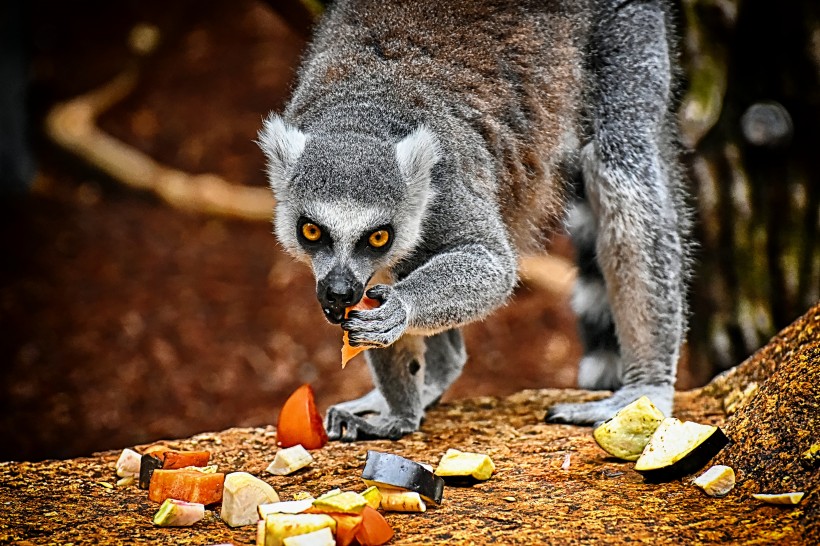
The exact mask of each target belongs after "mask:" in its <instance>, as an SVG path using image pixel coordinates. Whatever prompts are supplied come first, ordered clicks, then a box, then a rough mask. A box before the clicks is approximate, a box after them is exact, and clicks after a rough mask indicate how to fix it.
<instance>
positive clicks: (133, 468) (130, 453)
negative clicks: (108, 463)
mask: <svg viewBox="0 0 820 546" xmlns="http://www.w3.org/2000/svg"><path fill="white" fill-rule="evenodd" d="M141 459H142V455H140V454H139V453H137V452H136V451H134V450H133V449H128V448H126V449H123V450H122V453H120V458H119V459H117V476H119V477H120V478H129V477H131V478H135V477H137V476H139V475H140V460H141Z"/></svg>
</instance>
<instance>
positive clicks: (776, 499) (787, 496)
mask: <svg viewBox="0 0 820 546" xmlns="http://www.w3.org/2000/svg"><path fill="white" fill-rule="evenodd" d="M803 495H805V493H804V492H803V491H795V492H792V493H753V494H752V496H753V497H754V498H756V499H757V500H761V501H763V502H768V503H769V504H799V503H800V501H801V500H803Z"/></svg>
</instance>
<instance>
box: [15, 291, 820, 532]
mask: <svg viewBox="0 0 820 546" xmlns="http://www.w3.org/2000/svg"><path fill="white" fill-rule="evenodd" d="M750 385H751V387H750ZM755 386H756V388H755ZM744 392H745V393H746V394H745V395H744V394H743V393H744ZM599 396H601V395H600V394H596V393H589V392H584V391H574V390H539V391H524V392H521V393H518V394H516V395H513V396H510V397H507V398H504V399H497V398H477V399H471V400H464V401H459V402H454V403H449V404H443V405H441V406H439V407H437V408H436V409H434V410H433V411H431V412H430V413H429V415H428V418H427V420H426V422H425V423H424V425H423V426H422V430H421V431H420V432H418V433H416V434H413V435H411V436H409V437H407V438H404V439H402V440H400V441H398V442H388V441H373V442H359V443H354V444H340V443H331V444H328V446H327V447H325V448H324V449H322V450H319V451H315V452H314V457H315V459H316V460H315V462H314V464H313V465H312V466H311V467H310V468H308V469H306V470H304V471H301V472H299V473H297V474H296V475H294V476H284V477H277V476H268V475H266V474H265V473H264V468H265V467H266V466H267V464H268V463H269V462H270V461H271V460H272V458H273V455H274V453H275V451H276V447H275V444H274V441H275V430H274V429H273V427H267V428H254V429H230V430H226V431H223V432H218V433H209V434H199V435H197V436H194V437H192V438H188V439H184V440H175V441H167V442H164V443H166V444H168V445H171V446H175V447H180V448H190V449H193V448H198V449H209V450H211V451H212V453H213V462H214V463H216V464H218V465H219V466H220V469H221V470H224V471H234V470H237V471H238V470H243V471H247V472H251V473H253V474H255V475H257V476H263V477H264V479H266V480H267V481H268V482H269V483H271V484H272V485H273V486H274V487H275V488H276V489H277V491H279V493H280V495H281V496H282V498H283V499H284V500H287V499H290V498H291V497H292V495H293V494H294V493H296V492H298V491H305V490H306V491H310V492H311V493H314V494H318V493H322V492H324V491H326V490H328V489H331V488H333V487H341V488H343V489H354V490H361V489H362V488H363V486H362V483H361V481H360V479H359V476H360V474H361V470H362V467H363V464H364V458H365V454H366V452H367V450H368V449H376V450H383V451H391V452H394V453H398V454H400V455H403V456H405V457H408V458H411V459H414V460H416V461H419V462H425V463H430V464H435V463H437V462H438V459H439V458H440V456H441V455H442V454H443V453H444V451H445V450H446V449H447V448H450V447H454V448H459V449H462V450H468V451H480V452H485V453H488V454H490V455H491V456H492V458H493V460H494V461H495V463H496V465H497V472H496V474H495V475H494V476H493V477H492V478H491V479H490V480H489V481H487V482H485V483H481V484H478V485H475V486H472V487H447V489H446V490H445V497H444V502H443V503H442V504H441V506H440V507H434V508H431V509H429V510H428V511H427V512H426V513H424V514H393V513H391V514H387V518H388V521H389V522H390V523H391V524H392V525H393V526H394V528H395V530H396V537H395V538H394V540H393V541H392V542H391V544H397V545H398V544H422V543H425V544H439V543H442V544H444V543H446V544H485V543H499V544H600V543H607V544H621V543H635V542H646V543H651V544H711V543H717V542H725V543H733V544H752V543H754V544H774V543H777V544H818V543H820V524H818V522H820V500H818V485H820V470H819V469H818V460H817V459H814V460H806V459H803V458H802V457H801V455H802V453H803V452H805V451H806V450H807V449H808V448H809V447H810V446H811V445H814V444H816V443H818V442H820V437H819V435H820V426H818V421H820V305H819V306H817V307H815V308H814V309H812V310H810V311H809V313H807V314H806V315H805V316H804V317H803V318H801V319H800V320H798V321H797V322H795V323H794V324H793V325H791V326H789V327H788V328H786V329H785V330H784V331H783V332H781V333H780V334H778V335H777V336H775V338H773V339H772V341H771V342H770V343H769V344H768V345H767V346H766V347H764V348H763V349H761V350H760V351H759V352H758V353H756V354H755V355H754V356H752V357H751V358H750V359H749V360H747V361H746V362H745V363H743V364H742V365H740V366H738V367H737V368H735V369H733V370H731V371H730V372H728V373H727V374H724V375H723V376H720V377H718V378H716V379H715V380H714V381H713V382H712V383H710V384H709V385H707V386H706V387H704V388H702V389H697V390H693V391H687V392H681V393H678V395H677V398H676V415H677V416H678V417H679V418H681V419H690V420H695V421H698V422H701V423H713V424H718V425H721V426H722V427H724V430H725V431H726V432H727V434H728V435H729V437H730V438H731V439H732V440H733V442H734V443H733V444H732V445H730V446H729V447H727V448H726V449H724V450H723V452H721V453H720V454H719V455H718V457H717V458H716V461H714V462H722V463H725V464H730V465H731V466H733V467H734V468H735V470H736V471H737V472H738V475H739V484H738V487H736V488H735V489H734V490H733V491H732V492H731V493H730V494H729V495H728V496H727V497H725V498H722V499H714V498H710V497H707V496H705V495H704V494H703V493H702V492H701V491H700V490H698V489H697V488H695V487H694V486H692V485H691V484H690V481H691V478H685V479H682V480H677V481H673V482H670V483H666V484H660V485H652V484H646V483H644V482H643V479H642V478H641V476H640V475H638V474H637V473H636V472H634V471H633V470H632V464H631V463H623V462H619V461H616V460H614V459H611V458H608V457H607V456H606V454H605V453H604V452H603V451H601V450H600V449H599V448H598V447H597V446H596V445H595V442H594V440H593V439H592V435H591V433H590V429H589V428H584V427H575V426H568V425H547V424H545V423H544V422H543V416H544V408H546V407H547V406H549V405H551V404H553V403H555V402H558V401H580V400H587V399H593V398H596V397H599ZM732 402H734V408H731V406H732ZM727 406H729V407H730V408H731V409H733V410H734V413H733V415H732V416H731V417H727V415H726V411H725V408H726V407H727ZM566 453H570V457H571V458H570V461H571V464H570V467H569V469H568V470H562V469H561V464H562V463H563V462H564V459H565V454H566ZM117 456H118V452H114V451H111V452H105V453H98V454H94V455H93V456H91V457H85V458H79V459H73V460H67V461H45V462H41V463H27V462H20V463H18V462H7V463H0V543H3V544H5V543H17V544H46V543H61V544H68V543H72V544H125V543H128V544H148V543H150V544H217V543H225V542H231V543H234V544H252V543H253V542H254V529H253V528H252V527H244V528H240V529H234V530H232V529H230V528H228V527H227V526H226V525H225V524H224V523H222V522H221V521H220V520H219V518H218V516H217V515H215V514H216V512H209V514H210V515H209V516H207V517H206V519H205V520H204V521H202V522H200V523H198V524H197V525H196V526H194V527H192V528H174V529H163V528H156V527H154V526H153V525H152V524H151V517H152V515H153V514H154V513H155V512H156V510H157V508H158V505H156V504H154V503H152V502H150V501H149V500H148V499H147V495H146V493H145V492H144V491H141V490H139V489H137V488H136V487H134V486H131V487H121V488H117V487H114V488H110V484H114V483H115V481H116V477H115V476H114V470H113V468H114V462H115V461H116V458H117ZM792 490H803V491H805V492H806V498H804V500H803V502H802V503H801V504H799V505H797V506H789V507H778V506H768V505H764V504H762V503H761V502H759V501H756V500H754V499H753V498H752V497H751V493H756V492H785V491H792ZM505 497H507V498H509V497H514V499H515V500H505Z"/></svg>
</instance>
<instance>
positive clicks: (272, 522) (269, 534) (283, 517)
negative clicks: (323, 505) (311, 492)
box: [257, 514, 336, 546]
mask: <svg viewBox="0 0 820 546" xmlns="http://www.w3.org/2000/svg"><path fill="white" fill-rule="evenodd" d="M262 521H264V522H265V523H264V531H262V528H261V526H260V529H259V530H258V533H257V544H260V542H261V546H282V544H283V543H284V540H285V539H286V538H287V537H292V536H297V535H304V534H307V533H312V532H313V531H318V530H319V529H324V528H325V527H327V528H329V529H330V532H331V533H335V532H336V520H334V519H333V518H332V517H330V516H328V515H327V514H270V515H268V516H266V517H265V519H264V520H262ZM260 539H262V540H260Z"/></svg>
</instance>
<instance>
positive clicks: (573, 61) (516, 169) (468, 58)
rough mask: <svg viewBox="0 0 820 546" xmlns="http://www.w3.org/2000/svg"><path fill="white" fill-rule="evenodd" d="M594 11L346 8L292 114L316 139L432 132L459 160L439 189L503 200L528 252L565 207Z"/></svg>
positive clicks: (578, 1) (508, 4)
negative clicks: (565, 173)
mask: <svg viewBox="0 0 820 546" xmlns="http://www.w3.org/2000/svg"><path fill="white" fill-rule="evenodd" d="M587 9H588V2H587V1H585V0H571V1H548V0H540V1H539V0H532V1H527V0H496V1H483V0H475V1H470V2H448V1H446V0H405V1H393V2H381V1H375V0H350V1H340V2H338V3H336V4H335V5H334V6H333V7H332V8H331V10H330V11H329V13H328V15H327V16H326V18H325V19H324V20H323V22H322V23H321V26H320V28H319V30H318V32H317V36H316V39H315V40H314V42H313V45H312V47H311V50H310V52H309V54H308V57H307V59H306V62H305V64H304V66H303V67H302V71H301V74H300V76H301V81H300V86H299V88H298V89H297V91H296V94H295V95H294V97H293V100H292V102H291V104H290V106H289V108H288V111H287V112H286V114H285V115H286V117H287V118H289V119H290V120H291V121H293V122H295V123H297V124H298V125H299V126H300V127H301V128H303V129H305V130H307V131H308V132H311V131H314V132H316V131H335V130H357V129H362V130H368V131H372V132H375V133H377V134H378V133H382V134H384V135H385V136H388V135H390V136H395V137H397V138H401V137H402V136H404V135H406V134H407V133H408V132H409V131H410V130H412V129H413V128H414V127H416V126H417V125H418V124H419V123H424V124H426V125H428V126H430V127H431V128H432V129H433V130H434V131H435V132H436V133H437V134H439V135H441V136H442V137H443V138H442V139H441V140H442V145H443V148H444V150H443V151H444V155H445V156H447V155H450V156H451V157H459V158H460V159H459V161H458V162H456V164H453V165H449V166H448V167H447V168H449V169H452V170H453V173H452V174H453V175H454V176H447V173H442V174H443V176H438V177H436V180H437V181H438V183H448V182H451V181H453V180H465V179H466V180H469V181H470V183H472V184H475V185H476V187H477V190H478V191H480V192H486V191H490V192H497V194H498V198H497V200H498V202H499V204H500V207H501V213H502V215H503V217H504V218H505V223H506V225H507V226H508V228H509V229H510V232H511V235H512V236H513V239H514V241H515V242H516V244H517V246H519V247H522V246H524V245H526V244H527V243H528V242H529V241H531V240H532V239H533V237H532V236H533V235H534V234H535V233H537V232H538V231H539V230H540V229H542V228H543V225H544V223H545V222H547V221H551V220H552V221H554V220H555V219H556V218H558V217H559V216H560V214H561V211H562V210H563V205H564V195H563V194H564V191H563V188H564V186H565V184H564V182H563V180H562V177H561V176H560V173H559V172H558V171H559V166H560V163H561V161H562V160H563V159H564V158H565V157H566V155H567V154H568V153H572V152H573V151H575V149H576V148H577V141H576V134H577V131H578V122H579V108H580V101H581V98H582V97H581V95H582V93H583V80H584V73H583V70H582V67H583V50H584V47H585V44H584V42H583V36H585V35H586V29H585V28H583V27H584V25H586V24H588V23H587V21H589V20H590V17H589V15H588V13H587ZM493 171H494V172H493ZM464 173H467V174H468V176H466V177H465V176H458V174H464ZM496 184H497V186H496Z"/></svg>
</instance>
